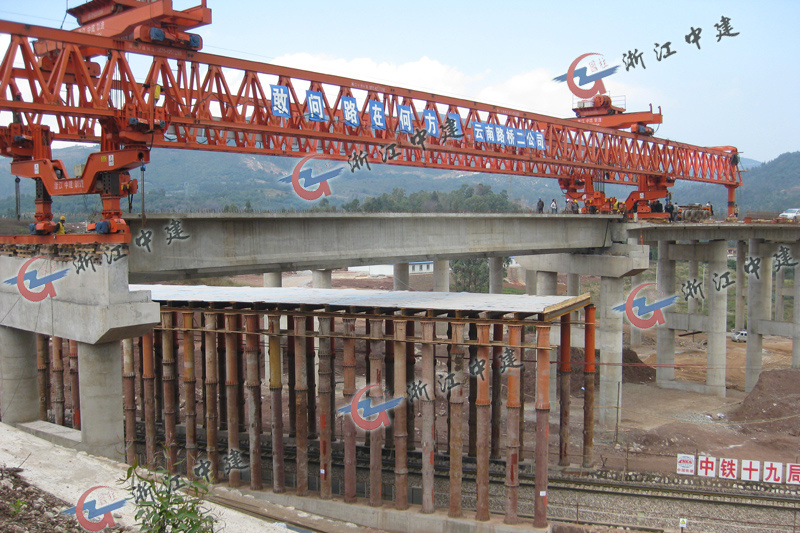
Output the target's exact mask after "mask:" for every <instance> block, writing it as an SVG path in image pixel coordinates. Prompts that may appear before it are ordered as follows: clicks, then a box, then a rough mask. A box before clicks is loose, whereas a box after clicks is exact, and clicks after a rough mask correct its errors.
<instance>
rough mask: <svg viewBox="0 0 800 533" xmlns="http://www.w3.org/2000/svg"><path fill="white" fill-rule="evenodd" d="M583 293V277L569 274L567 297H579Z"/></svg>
mask: <svg viewBox="0 0 800 533" xmlns="http://www.w3.org/2000/svg"><path fill="white" fill-rule="evenodd" d="M580 293H581V275H580V274H567V296H578V295H580Z"/></svg>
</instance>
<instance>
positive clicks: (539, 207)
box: [536, 198, 544, 213]
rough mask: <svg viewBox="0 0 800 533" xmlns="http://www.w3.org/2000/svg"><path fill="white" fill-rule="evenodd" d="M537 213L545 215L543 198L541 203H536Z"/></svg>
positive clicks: (540, 200)
mask: <svg viewBox="0 0 800 533" xmlns="http://www.w3.org/2000/svg"><path fill="white" fill-rule="evenodd" d="M536 212H537V213H544V202H543V201H542V199H541V198H539V201H538V202H537V203H536Z"/></svg>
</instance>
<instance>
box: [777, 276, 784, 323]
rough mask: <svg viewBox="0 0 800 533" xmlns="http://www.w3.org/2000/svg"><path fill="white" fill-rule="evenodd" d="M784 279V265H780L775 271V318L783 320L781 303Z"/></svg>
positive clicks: (779, 320)
mask: <svg viewBox="0 0 800 533" xmlns="http://www.w3.org/2000/svg"><path fill="white" fill-rule="evenodd" d="M785 279H786V267H782V268H781V269H780V270H778V271H777V272H776V273H775V320H777V321H778V322H783V321H784V320H786V319H785V318H784V315H785V313H784V305H783V282H784V280H785Z"/></svg>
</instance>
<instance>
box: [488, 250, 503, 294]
mask: <svg viewBox="0 0 800 533" xmlns="http://www.w3.org/2000/svg"><path fill="white" fill-rule="evenodd" d="M489 294H503V258H502V257H490V258H489Z"/></svg>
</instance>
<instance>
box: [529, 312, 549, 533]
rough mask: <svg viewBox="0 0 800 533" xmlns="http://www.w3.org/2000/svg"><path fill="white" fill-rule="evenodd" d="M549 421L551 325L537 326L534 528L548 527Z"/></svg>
mask: <svg viewBox="0 0 800 533" xmlns="http://www.w3.org/2000/svg"><path fill="white" fill-rule="evenodd" d="M549 418H550V326H549V325H547V326H536V462H535V468H536V478H535V479H534V490H535V491H536V492H535V494H534V501H533V526H534V527H539V528H544V527H547V437H548V430H549Z"/></svg>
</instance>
